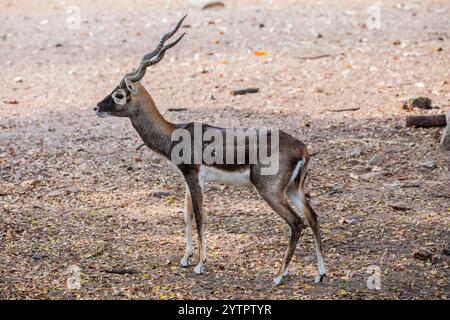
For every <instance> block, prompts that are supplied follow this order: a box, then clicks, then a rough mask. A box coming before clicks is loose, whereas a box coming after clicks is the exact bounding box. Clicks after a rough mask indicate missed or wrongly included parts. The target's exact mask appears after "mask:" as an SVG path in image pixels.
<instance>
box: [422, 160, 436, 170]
mask: <svg viewBox="0 0 450 320" xmlns="http://www.w3.org/2000/svg"><path fill="white" fill-rule="evenodd" d="M420 166H421V167H424V168H427V169H432V170H433V169H436V168H437V163H436V161H434V160H428V161H424V162H422V163H421V164H420Z"/></svg>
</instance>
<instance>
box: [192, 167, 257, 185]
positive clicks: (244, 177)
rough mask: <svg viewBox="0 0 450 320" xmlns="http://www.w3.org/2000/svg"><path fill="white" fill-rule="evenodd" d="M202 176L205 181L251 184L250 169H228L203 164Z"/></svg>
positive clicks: (201, 168)
mask: <svg viewBox="0 0 450 320" xmlns="http://www.w3.org/2000/svg"><path fill="white" fill-rule="evenodd" d="M200 176H201V177H202V178H203V181H205V182H217V183H224V184H228V185H232V186H251V185H252V183H251V182H250V169H244V170H239V171H226V170H220V169H217V168H213V167H208V166H205V165H202V166H201V167H200Z"/></svg>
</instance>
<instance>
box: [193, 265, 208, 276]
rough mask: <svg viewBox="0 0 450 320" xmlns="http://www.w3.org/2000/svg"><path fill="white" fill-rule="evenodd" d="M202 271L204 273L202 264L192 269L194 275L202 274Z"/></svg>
mask: <svg viewBox="0 0 450 320" xmlns="http://www.w3.org/2000/svg"><path fill="white" fill-rule="evenodd" d="M203 271H205V267H204V266H203V264H198V265H196V266H195V268H194V273H195V274H202V273H203Z"/></svg>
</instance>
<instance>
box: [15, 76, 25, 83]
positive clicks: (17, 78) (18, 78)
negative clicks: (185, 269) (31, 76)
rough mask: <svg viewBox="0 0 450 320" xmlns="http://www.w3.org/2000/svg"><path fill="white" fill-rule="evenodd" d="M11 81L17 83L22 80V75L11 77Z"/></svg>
mask: <svg viewBox="0 0 450 320" xmlns="http://www.w3.org/2000/svg"><path fill="white" fill-rule="evenodd" d="M13 81H14V82H16V83H17V82H22V81H23V79H22V77H15V78H14V79H13Z"/></svg>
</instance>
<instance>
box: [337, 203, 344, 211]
mask: <svg viewBox="0 0 450 320" xmlns="http://www.w3.org/2000/svg"><path fill="white" fill-rule="evenodd" d="M336 210H338V211H344V205H343V204H342V203H338V204H337V205H336Z"/></svg>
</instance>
